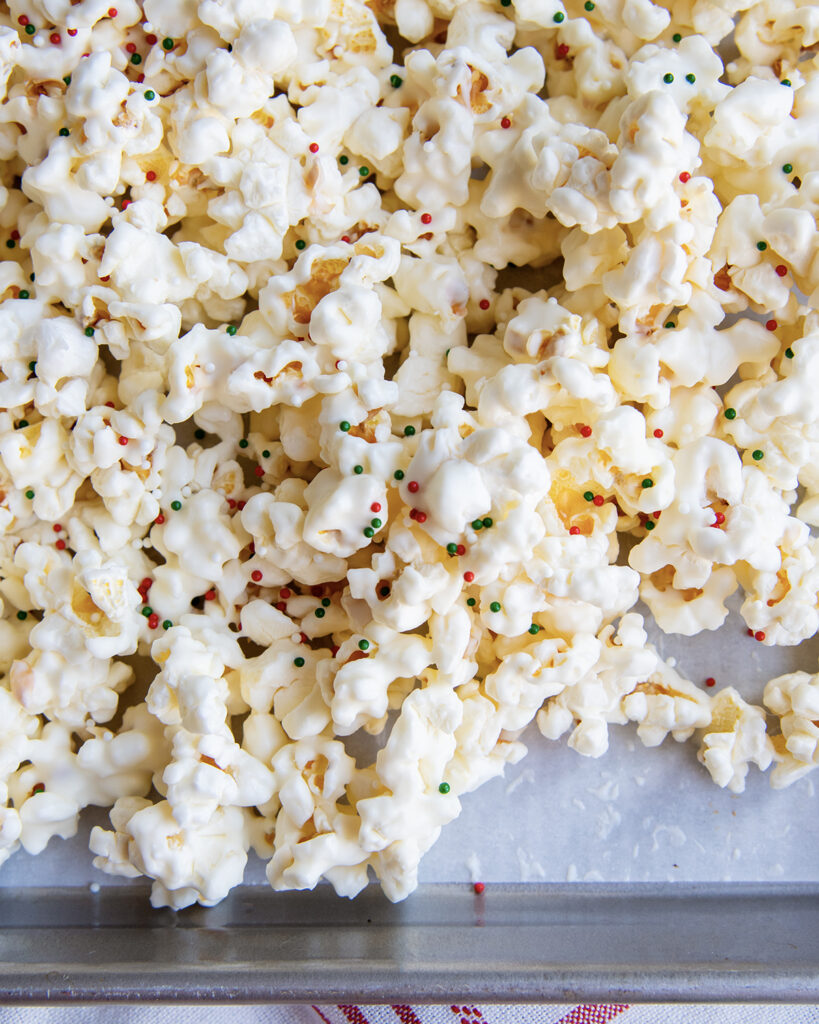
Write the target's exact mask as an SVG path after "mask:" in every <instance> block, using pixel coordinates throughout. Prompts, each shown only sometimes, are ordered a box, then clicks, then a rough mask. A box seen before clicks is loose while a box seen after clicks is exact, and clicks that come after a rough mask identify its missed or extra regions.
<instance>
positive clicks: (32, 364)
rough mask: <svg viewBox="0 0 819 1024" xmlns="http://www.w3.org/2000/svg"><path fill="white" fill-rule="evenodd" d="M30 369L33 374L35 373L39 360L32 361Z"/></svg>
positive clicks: (29, 365)
mask: <svg viewBox="0 0 819 1024" xmlns="http://www.w3.org/2000/svg"><path fill="white" fill-rule="evenodd" d="M28 368H29V370H31V372H32V373H34V371H35V370H36V369H37V360H36V359H32V360H31V362H30V363H29V364H28Z"/></svg>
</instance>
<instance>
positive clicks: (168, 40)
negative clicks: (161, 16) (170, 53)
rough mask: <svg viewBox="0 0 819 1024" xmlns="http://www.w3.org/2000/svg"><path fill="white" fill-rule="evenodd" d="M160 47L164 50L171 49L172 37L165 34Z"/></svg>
mask: <svg viewBox="0 0 819 1024" xmlns="http://www.w3.org/2000/svg"><path fill="white" fill-rule="evenodd" d="M162 47H163V49H165V50H172V49H173V39H171V38H170V37H169V36H167V37H166V38H165V39H163V40H162Z"/></svg>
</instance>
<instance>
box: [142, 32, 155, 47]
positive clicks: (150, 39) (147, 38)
mask: <svg viewBox="0 0 819 1024" xmlns="http://www.w3.org/2000/svg"><path fill="white" fill-rule="evenodd" d="M156 41H157V40H156V36H155V35H154V34H153V32H151V33H150V35H147V36H145V42H146V43H150V45H151V46H153V45H154V43H155V42H156Z"/></svg>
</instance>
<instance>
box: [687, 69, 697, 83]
mask: <svg viewBox="0 0 819 1024" xmlns="http://www.w3.org/2000/svg"><path fill="white" fill-rule="evenodd" d="M685 80H686V82H688V84H689V85H693V84H694V82H696V80H697V76H696V75H692V74H691V72H690V71H689V73H688V74H687V75H686V76H685Z"/></svg>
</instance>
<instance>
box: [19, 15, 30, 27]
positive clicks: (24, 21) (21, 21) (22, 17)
mask: <svg viewBox="0 0 819 1024" xmlns="http://www.w3.org/2000/svg"><path fill="white" fill-rule="evenodd" d="M17 24H18V25H23V26H25V25H28V18H27V17H26V15H25V14H21V15H20V17H19V18H18V19H17Z"/></svg>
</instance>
